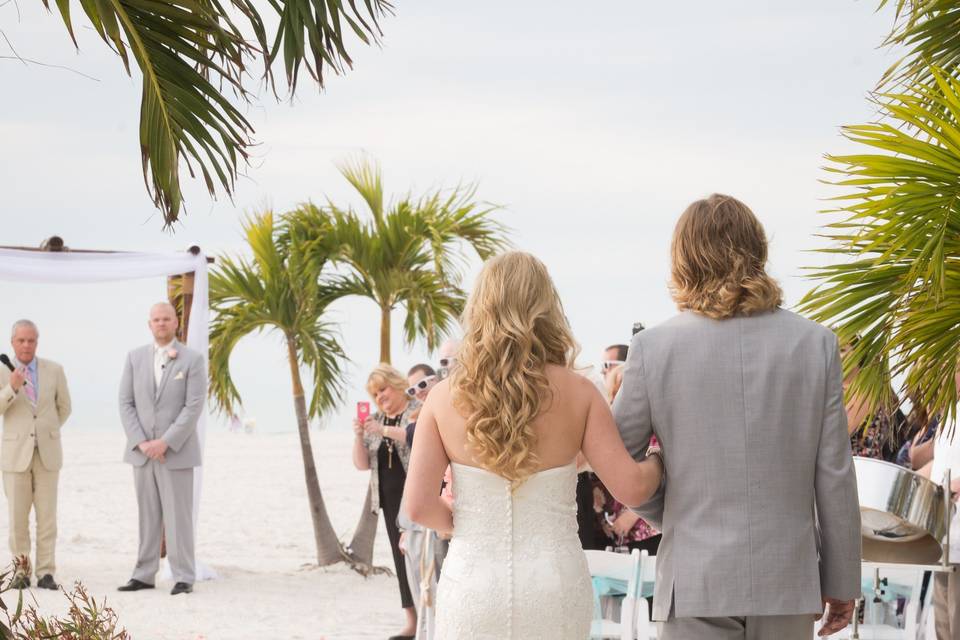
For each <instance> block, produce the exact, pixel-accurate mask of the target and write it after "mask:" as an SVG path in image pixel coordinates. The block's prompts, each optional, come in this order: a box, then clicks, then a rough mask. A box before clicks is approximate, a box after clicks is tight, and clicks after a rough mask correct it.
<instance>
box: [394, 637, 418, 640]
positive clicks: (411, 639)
mask: <svg viewBox="0 0 960 640" xmlns="http://www.w3.org/2000/svg"><path fill="white" fill-rule="evenodd" d="M416 637H417V636H390V637H389V638H387V640H415V639H416Z"/></svg>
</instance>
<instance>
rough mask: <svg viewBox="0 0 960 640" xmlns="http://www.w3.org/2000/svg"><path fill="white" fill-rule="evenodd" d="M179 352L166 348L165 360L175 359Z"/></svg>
mask: <svg viewBox="0 0 960 640" xmlns="http://www.w3.org/2000/svg"><path fill="white" fill-rule="evenodd" d="M178 354H179V352H178V351H177V350H176V349H173V348H170V349H167V360H176V359H177V355H178Z"/></svg>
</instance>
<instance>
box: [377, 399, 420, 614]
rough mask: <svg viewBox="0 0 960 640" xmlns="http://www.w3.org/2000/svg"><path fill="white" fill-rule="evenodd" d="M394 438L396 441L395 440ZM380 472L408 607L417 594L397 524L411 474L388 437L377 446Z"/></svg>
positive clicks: (393, 422)
mask: <svg viewBox="0 0 960 640" xmlns="http://www.w3.org/2000/svg"><path fill="white" fill-rule="evenodd" d="M399 422H400V416H397V417H396V418H384V419H383V421H382V424H383V426H385V427H395V426H398V425H399ZM391 442H392V441H391ZM377 473H378V474H379V478H378V480H379V485H380V508H381V509H383V520H384V524H385V525H386V527H387V537H388V538H389V539H390V550H391V551H392V552H393V566H394V568H395V569H396V570H397V582H399V583H400V603H401V605H402V606H403V608H404V609H407V608H410V607H412V606H413V596H412V595H411V593H410V585H409V583H408V582H407V563H406V562H405V561H404V558H403V553H401V552H400V529H399V528H398V527H397V516H398V515H400V501H401V500H402V499H403V485H404V483H405V482H406V481H407V474H406V472H405V471H404V470H403V464H402V463H401V462H400V456H399V454H397V452H396V451H394V452H393V453H391V452H390V447H389V444H388V439H387V438H384V439H383V441H382V442H381V443H380V448H379V449H378V450H377Z"/></svg>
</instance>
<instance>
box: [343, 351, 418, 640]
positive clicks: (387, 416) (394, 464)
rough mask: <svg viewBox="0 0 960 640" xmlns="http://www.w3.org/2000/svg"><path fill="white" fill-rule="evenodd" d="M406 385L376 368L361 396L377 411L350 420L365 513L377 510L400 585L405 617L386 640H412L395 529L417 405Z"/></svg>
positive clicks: (413, 619)
mask: <svg viewBox="0 0 960 640" xmlns="http://www.w3.org/2000/svg"><path fill="white" fill-rule="evenodd" d="M408 386H409V384H408V382H407V379H406V378H405V377H404V376H403V374H402V373H400V372H399V371H397V370H396V369H394V368H393V367H391V366H390V365H389V364H381V365H380V366H378V367H377V368H376V369H374V370H373V372H372V373H371V374H370V377H369V378H367V393H369V394H370V397H371V398H373V401H374V403H376V405H377V409H378V411H377V413H376V414H374V415H372V416H370V417H369V418H367V420H366V421H365V422H362V423H361V422H360V421H359V420H354V421H353V432H354V434H355V435H356V437H355V439H354V444H353V464H354V466H356V467H357V469H360V470H361V471H366V470H368V469H369V470H370V509H371V511H373V513H377V511H379V510H380V509H383V522H384V525H386V528H387V537H388V538H389V539H390V550H391V551H392V552H393V566H394V568H395V569H396V571H397V582H398V583H399V586H400V603H401V606H402V607H403V611H404V613H405V614H406V624H405V625H404V627H403V629H402V630H401V632H400V633H399V634H398V635H395V636H392V637H391V640H408V639H409V640H413V638H414V636H415V634H416V629H417V610H416V608H415V607H414V601H413V595H412V594H411V592H410V584H409V583H408V581H407V568H406V562H405V561H404V558H403V553H402V552H401V551H400V529H399V528H398V527H397V515H399V513H400V501H401V500H402V498H403V485H404V483H405V482H406V479H407V464H408V463H409V461H410V447H409V446H408V445H407V429H406V427H407V425H408V424H409V423H410V422H411V421H412V420H413V418H411V416H412V414H413V413H414V412H415V411H417V410H418V408H419V406H420V401H419V400H417V399H416V397H414V396H415V395H416V394H414V395H413V396H411V395H410V394H408V393H407V387H408Z"/></svg>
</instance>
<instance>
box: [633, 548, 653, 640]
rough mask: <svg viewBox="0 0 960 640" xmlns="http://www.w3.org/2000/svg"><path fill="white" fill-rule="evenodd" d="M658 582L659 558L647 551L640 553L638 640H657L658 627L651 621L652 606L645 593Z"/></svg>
mask: <svg viewBox="0 0 960 640" xmlns="http://www.w3.org/2000/svg"><path fill="white" fill-rule="evenodd" d="M656 580H657V557H656V556H651V555H649V554H648V553H647V552H646V551H643V552H641V553H640V584H638V585H637V594H638V596H639V597H638V598H637V607H636V608H637V624H636V628H637V640H656V638H657V625H656V623H654V622H651V621H650V604H649V603H648V602H647V599H646V597H644V595H645V591H646V590H647V587H648V586H650V587H652V586H653V584H654V583H655V582H656Z"/></svg>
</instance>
